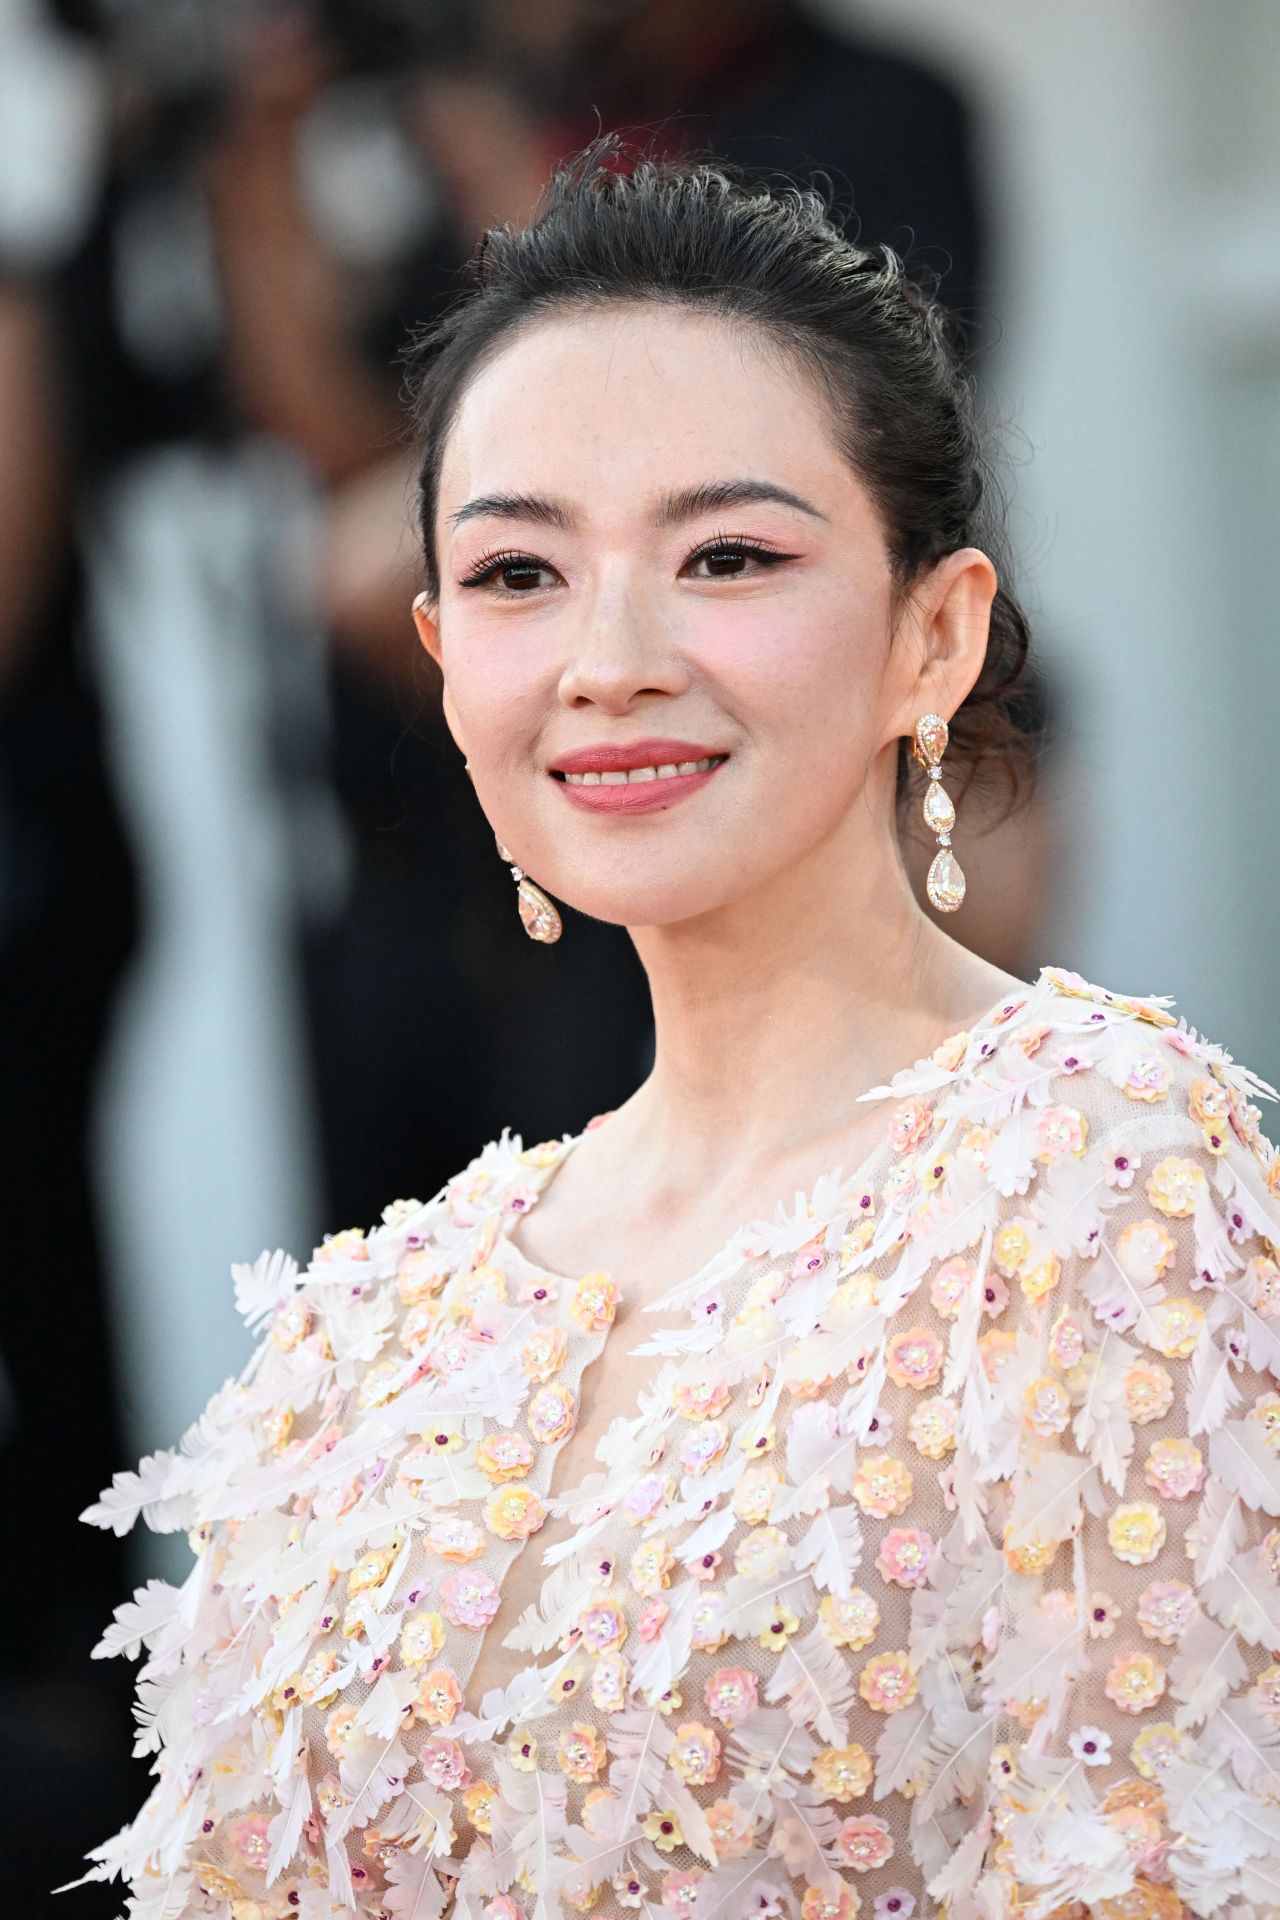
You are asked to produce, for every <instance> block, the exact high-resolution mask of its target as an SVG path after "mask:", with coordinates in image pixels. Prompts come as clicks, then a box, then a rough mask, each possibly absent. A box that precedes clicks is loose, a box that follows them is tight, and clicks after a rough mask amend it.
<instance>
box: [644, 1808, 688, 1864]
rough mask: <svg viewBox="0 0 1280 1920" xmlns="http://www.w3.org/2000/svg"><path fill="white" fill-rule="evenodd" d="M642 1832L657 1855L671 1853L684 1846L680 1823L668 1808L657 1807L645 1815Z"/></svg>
mask: <svg viewBox="0 0 1280 1920" xmlns="http://www.w3.org/2000/svg"><path fill="white" fill-rule="evenodd" d="M643 1831H644V1837H645V1839H646V1840H651V1841H652V1842H653V1844H654V1846H655V1847H656V1848H657V1849H658V1852H659V1853H673V1852H674V1851H675V1849H676V1848H677V1847H681V1846H683V1845H684V1833H683V1831H682V1829H681V1826H680V1821H679V1819H678V1818H677V1816H676V1815H675V1814H674V1813H673V1812H672V1811H671V1808H670V1807H658V1808H655V1809H654V1811H653V1812H652V1813H647V1814H646V1815H645V1819H644V1829H643Z"/></svg>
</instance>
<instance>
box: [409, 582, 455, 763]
mask: <svg viewBox="0 0 1280 1920" xmlns="http://www.w3.org/2000/svg"><path fill="white" fill-rule="evenodd" d="M413 624H414V626H415V627H416V628H417V630H418V638H419V640H420V641H421V642H422V645H423V646H424V647H425V648H426V650H427V652H428V653H429V654H430V655H431V658H432V659H433V660H434V661H435V663H436V665H437V667H439V668H440V674H441V680H442V682H443V685H442V691H441V700H440V704H441V706H442V707H443V709H444V717H445V721H446V723H447V725H448V728H449V731H450V733H451V734H452V735H453V737H454V740H455V741H456V743H457V746H458V748H459V751H460V752H461V754H462V756H463V758H464V759H465V758H466V754H467V749H466V746H465V744H464V742H463V739H462V735H461V733H460V732H459V730H458V711H457V708H456V707H455V706H454V704H453V700H452V698H451V696H450V693H449V687H448V683H447V682H444V662H443V660H442V659H441V657H440V622H439V620H438V619H437V618H436V616H435V614H434V613H433V612H432V610H431V596H430V594H427V593H420V594H419V595H418V597H417V599H416V600H415V601H414V603H413Z"/></svg>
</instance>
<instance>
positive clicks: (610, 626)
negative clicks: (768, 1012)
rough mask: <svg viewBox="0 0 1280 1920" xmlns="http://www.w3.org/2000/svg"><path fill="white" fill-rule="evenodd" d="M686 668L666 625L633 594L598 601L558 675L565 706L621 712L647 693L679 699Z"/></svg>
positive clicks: (687, 677)
mask: <svg viewBox="0 0 1280 1920" xmlns="http://www.w3.org/2000/svg"><path fill="white" fill-rule="evenodd" d="M690 678H691V676H690V671H689V667H688V663H687V662H686V660H685V659H684V656H683V653H682V651H681V648H680V646H679V643H678V640H677V638H676V636H675V635H674V633H673V632H672V630H671V628H670V626H669V624H668V623H667V622H666V621H664V620H663V619H662V617H661V615H660V614H659V613H658V611H657V610H656V609H655V608H653V607H652V606H650V605H648V604H647V603H646V602H645V601H644V600H643V599H642V598H641V597H640V596H639V595H637V594H634V593H611V594H608V595H600V596H598V598H597V599H596V601H595V602H594V603H593V604H592V606H591V607H590V609H589V611H588V612H587V613H586V614H585V616H584V618H583V620H582V623H581V625H580V627H579V628H578V630H577V632H576V634H575V635H574V638H573V640H572V642H571V645H570V648H569V652H568V655H567V657H566V659H565V662H564V666H563V668H562V670H561V674H560V683H559V693H560V698H561V700H562V701H563V702H564V704H565V705H566V706H577V705H580V704H585V703H589V704H591V705H593V706H599V707H604V708H605V709H606V710H608V711H609V712H625V711H626V709H627V708H628V707H629V706H630V705H631V703H632V702H633V701H634V700H636V699H638V698H639V697H640V696H641V695H643V694H646V693H665V694H678V693H682V692H683V691H684V690H685V689H686V688H687V687H688V685H689V683H690Z"/></svg>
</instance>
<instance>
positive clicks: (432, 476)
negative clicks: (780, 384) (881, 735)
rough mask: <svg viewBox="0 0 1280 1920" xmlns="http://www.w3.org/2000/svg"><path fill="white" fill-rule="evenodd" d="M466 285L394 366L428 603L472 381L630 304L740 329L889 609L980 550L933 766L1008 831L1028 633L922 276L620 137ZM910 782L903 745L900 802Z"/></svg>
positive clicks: (958, 359) (721, 177) (974, 423)
mask: <svg viewBox="0 0 1280 1920" xmlns="http://www.w3.org/2000/svg"><path fill="white" fill-rule="evenodd" d="M617 162H621V165H620V166H619V165H618V164H615V163H617ZM628 162H629V163H630V164H628ZM465 274H466V280H467V282H468V290H467V291H465V292H464V293H462V294H461V295H460V297H459V298H458V299H457V300H456V301H454V302H453V303H452V304H451V305H450V306H449V307H448V308H447V309H446V311H445V312H444V314H443V316H442V317H440V318H438V319H436V320H435V321H433V322H432V323H431V324H429V325H428V326H427V327H425V328H423V329H422V330H420V331H419V332H418V333H417V334H415V335H414V336H413V337H412V338H411V340H410V342H409V345H408V347H407V348H406V350H405V353H404V355H403V359H404V363H405V365H406V367H407V370H408V396H409V402H410V408H411V421H412V426H413V428H414V430H415V434H416V438H417V443H418V445H419V447H420V449H421V455H420V465H419V474H418V512H419V521H420V525H421V532H422V541H423V548H424V554H425V562H426V578H427V592H428V594H429V596H430V599H431V601H432V603H435V602H436V601H437V600H438V598H439V591H440V573H439V561H438V557H437V554H436V550H435V518H436V507H437V501H438V495H439V486H440V466H441V458H442V453H443V449H444V446H445V442H446V440H447V438H448V435H449V431H450V428H451V427H452V425H453V422H454V420H455V419H456V417H457V413H458V409H459V406H460V404H461V401H462V398H463V395H464V393H465V390H466V388H467V385H468V383H469V382H470V381H471V379H472V378H473V377H474V376H475V375H476V373H477V372H478V371H479V369H480V368H481V367H482V366H483V365H484V364H485V363H486V362H487V361H489V360H490V359H492V358H493V356H494V355H495V354H496V352H497V351H498V350H500V349H501V348H504V347H505V346H507V345H508V344H509V343H510V341H511V339H512V338H513V336H514V335H515V334H516V332H517V331H518V330H519V329H520V328H521V327H524V326H527V325H529V324H530V323H533V322H536V321H537V320H539V319H541V318H543V317H545V316H548V315H554V314H558V313H580V312H582V311H583V310H584V309H586V310H589V309H592V308H597V307H607V306H615V305H617V304H619V303H622V302H628V303H630V302H636V301H653V302H654V303H656V304H659V305H663V306H670V307H679V308H685V309H691V310H694V311H698V312H708V313H711V314H714V315H717V316H719V317H721V318H724V319H726V320H730V321H733V322H738V321H743V320H746V321H750V322H752V323H754V325H755V326H756V327H758V328H759V329H761V330H762V332H763V333H764V335H765V336H766V338H767V339H768V340H770V341H771V342H772V343H773V344H774V345H775V346H776V347H779V348H781V349H782V350H783V352H784V354H785V355H786V356H789V358H790V360H791V363H792V364H794V365H797V366H798V367H799V368H800V369H801V370H802V371H803V372H804V373H806V374H807V375H808V376H809V377H810V379H811V380H813V381H814V382H815V383H816V385H817V387H818V389H819V391H820V392H821V393H822V394H823V395H824V396H825V398H826V399H827V401H828V402H829V404H830V408H831V413H832V417H833V422H834V427H835V433H836V437H837V440H838V443H839V445H840V447H841V450H842V451H843V453H844V455H845V457H846V458H847V459H848V462H849V464H850V466H851V468H852V469H853V471H854V472H855V473H856V475H857V476H858V479H859V480H860V481H861V483H862V484H863V486H864V487H865V488H866V489H867V491H868V493H869V494H870V496H871V498H872V500H873V501H874V502H875V504H876V506H877V508H878V510H879V513H880V516H881V520H882V523H883V525H884V527H885V530H886V542H887V547H888V553H889V562H890V567H891V572H892V581H893V595H894V602H895V611H896V609H897V606H898V605H900V602H901V599H902V596H903V595H904V594H905V593H906V591H907V589H908V588H910V586H911V585H912V583H913V582H914V581H916V580H917V579H918V578H919V577H920V575H921V574H923V573H925V572H926V571H927V570H928V569H929V568H930V567H932V566H933V565H934V564H935V563H936V562H937V561H938V560H940V559H942V558H943V557H944V556H945V555H946V554H948V553H953V552H955V551H956V549H957V548H960V547H968V546H975V547H980V548H981V549H982V550H983V551H984V552H985V553H986V554H988V556H989V557H990V558H991V560H992V562H993V564H994V565H995V567H996V571H997V574H998V575H999V579H1000V585H999V588H998V590H997V593H996V597H995V600H994V603H993V605H992V608H991V623H990V636H989V640H988V644H987V656H986V660H985V663H984V665H983V669H982V672H981V673H980V675H979V677H978V679H977V681H976V683H975V685H974V687H973V689H972V691H971V692H970V694H969V696H968V698H967V699H966V700H965V701H964V702H963V704H962V705H961V706H960V708H959V709H958V710H957V712H956V713H955V714H954V715H953V716H951V721H950V728H951V739H950V744H949V747H948V750H947V760H946V764H947V767H948V769H949V770H950V771H951V772H952V773H953V774H954V773H959V775H960V786H959V789H958V790H957V789H955V788H954V787H953V793H954V794H955V795H956V797H959V794H962V793H963V792H964V791H965V789H966V788H967V787H968V786H969V784H970V783H971V782H972V781H974V780H975V779H976V780H977V782H978V784H979V785H980V786H982V787H984V788H985V787H987V786H988V785H989V784H991V783H992V781H993V777H998V778H999V780H1000V781H1002V783H1003V785H1004V789H1005V793H1006V800H1007V805H1006V809H1005V811H1006V814H1007V813H1008V812H1009V811H1012V810H1013V808H1015V807H1016V806H1017V805H1018V804H1019V802H1020V800H1021V799H1023V798H1024V797H1026V796H1027V795H1029V793H1030V791H1031V790H1032V788H1033V786H1034V776H1035V769H1036V746H1035V739H1034V736H1033V734H1031V733H1029V732H1028V731H1026V730H1025V729H1024V727H1023V725H1022V724H1020V722H1019V719H1018V717H1017V716H1018V708H1019V704H1020V699H1021V693H1022V685H1023V675H1024V669H1025V668H1026V660H1027V651H1028V637H1029V636H1028V628H1027V621H1026V618H1025V616H1024V614H1023V612H1022V609H1021V608H1020V606H1019V605H1018V602H1017V600H1016V599H1015V598H1014V597H1013V595H1012V593H1011V592H1010V590H1009V588H1008V586H1007V585H1006V584H1005V583H1006V580H1007V578H1008V569H1007V565H1006V542H1005V531H1004V512H1003V506H1002V503H1000V502H999V499H998V491H997V487H996V483H995V480H994V476H993V474H992V471H991V468H990V466H989V464H988V460H987V458H986V454H985V452H984V448H983V439H982V433H981V431H980V428H979V425H978V419H977V406H976V401H975V383H974V381H973V380H972V378H971V376H969V375H968V374H967V373H966V372H965V371H964V368H963V358H962V346H961V340H960V332H959V327H958V324H957V322H956V321H955V319H954V318H953V316H952V315H951V313H950V312H949V310H948V309H947V308H946V307H944V306H943V305H942V304H941V303H940V301H939V300H938V298H937V290H936V277H935V281H934V284H933V286H931V287H929V288H926V287H924V286H923V285H921V284H920V283H919V281H917V280H916V279H914V278H912V277H910V276H909V275H908V273H907V269H906V266H905V264H904V262H903V260H902V259H901V258H900V256H899V255H898V254H897V253H895V251H894V250H893V248H892V247H889V246H885V245H878V246H868V247H861V246H857V245H855V244H854V243H853V242H852V241H850V240H849V239H848V238H847V236H846V235H845V234H843V233H842V232H841V231H840V229H839V227H838V225H837V224H836V223H835V220H834V218H833V215H832V212H831V208H830V206H829V204H828V201H827V200H825V199H824V198H823V197H822V195H821V194H820V193H819V192H818V191H817V190H816V189H814V188H813V187H801V186H799V185H797V184H796V183H795V182H794V181H788V182H787V183H786V184H785V185H783V186H782V187H779V188H773V187H769V186H765V185H763V184H758V183H751V182H748V181H747V180H745V179H744V178H743V177H742V174H741V170H740V169H738V168H735V167H732V166H730V165H729V164H728V163H725V162H722V161H717V160H715V159H713V158H704V159H701V160H698V159H693V158H685V159H667V158H653V157H651V156H647V155H639V156H636V155H635V154H634V150H631V149H629V146H628V143H627V142H625V141H623V140H622V139H621V138H620V136H619V135H617V134H615V133H606V134H602V135H600V136H599V137H598V138H597V139H595V140H594V141H592V143H591V144H590V145H589V146H587V147H586V148H584V149H583V150H582V151H581V152H580V153H578V154H575V155H574V156H573V157H572V158H571V159H569V160H567V161H565V162H564V163H562V164H561V165H560V166H559V167H558V168H557V169H556V171H555V172H554V174H553V175H552V177H551V179H550V181H549V182H548V184H547V186H546V187H545V188H544V190H543V192H542V195H541V196H540V199H539V203H538V207H537V208H536V209H535V213H534V217H533V219H532V220H531V222H530V224H529V225H528V226H526V227H519V228H516V227H513V226H511V225H510V223H507V224H505V225H503V226H500V227H491V228H489V229H488V230H487V231H486V232H485V233H484V234H483V236H482V237H481V239H480V241H479V243H478V245H477V247H476V250H475V252H474V253H473V255H472V257H471V259H470V261H469V262H468V264H467V267H466V269H465ZM913 767H914V762H913V761H912V759H911V754H910V742H909V741H908V740H907V739H905V738H904V739H903V740H902V741H901V742H900V745H899V755H898V770H897V796H898V799H899V801H901V800H902V798H903V796H904V794H905V793H906V791H907V788H908V783H909V780H910V778H911V774H912V770H913Z"/></svg>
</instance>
